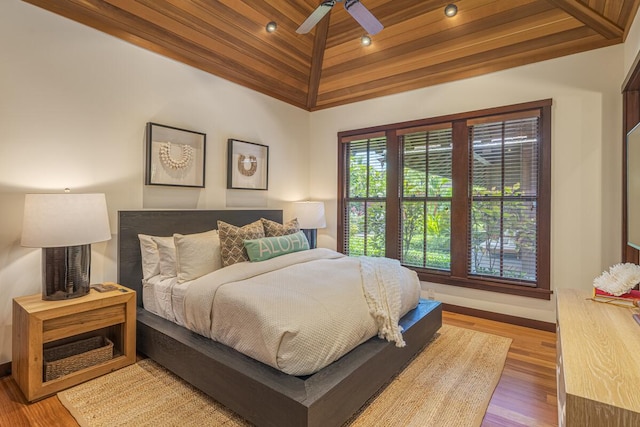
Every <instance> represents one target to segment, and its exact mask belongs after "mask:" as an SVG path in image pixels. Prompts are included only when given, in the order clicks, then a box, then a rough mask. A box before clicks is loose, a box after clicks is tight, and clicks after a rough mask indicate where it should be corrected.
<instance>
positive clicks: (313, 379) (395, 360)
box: [118, 210, 442, 427]
mask: <svg viewBox="0 0 640 427" xmlns="http://www.w3.org/2000/svg"><path fill="white" fill-rule="evenodd" d="M260 218H266V219H269V220H272V221H276V222H280V223H281V222H282V211H280V210H215V211H212V210H186V211H180V210H170V211H152V210H143V211H120V212H119V216H118V282H119V283H120V284H122V285H124V286H127V287H129V288H131V289H133V290H135V291H136V293H137V305H138V309H137V333H136V335H137V349H138V351H139V352H140V353H142V354H144V355H146V356H147V357H150V358H151V359H153V360H154V361H156V362H158V363H159V364H160V365H162V366H164V367H165V368H167V369H169V370H170V371H172V372H173V373H175V374H176V375H178V376H179V377H181V378H183V379H184V380H185V381H187V382H189V383H190V384H192V385H194V386H195V387H197V388H198V389H200V390H202V391H203V392H205V393H207V394H208V395H210V396H211V397H213V398H214V399H216V400H217V401H218V402H220V403H222V404H223V405H225V406H226V407H228V408H229V409H231V410H233V411H234V412H236V413H237V414H239V415H240V416H242V417H243V418H245V419H246V420H248V421H250V422H252V423H254V424H256V425H258V426H279V427H282V426H340V425H342V424H343V423H344V422H345V421H347V420H348V419H349V418H350V417H351V416H352V415H353V414H354V413H356V412H357V411H358V409H359V408H361V407H362V405H364V404H365V403H366V402H367V400H369V399H370V398H371V396H373V395H374V394H375V393H376V392H377V391H378V390H379V389H380V388H381V387H383V386H384V385H385V384H386V383H387V382H389V381H390V380H391V379H392V378H393V377H394V376H395V375H396V374H397V373H398V372H399V371H401V370H402V368H403V367H404V366H405V365H406V364H407V363H408V362H409V361H410V360H411V359H412V358H413V357H414V356H415V355H416V354H417V353H419V352H420V351H421V349H422V348H423V347H424V345H425V344H426V343H427V342H428V341H429V340H430V339H431V337H432V336H433V335H434V334H435V332H436V331H437V330H438V329H439V328H440V327H441V325H442V309H441V305H440V303H438V302H436V301H429V300H422V299H421V300H420V301H419V303H418V306H417V307H416V308H415V309H413V310H411V311H409V312H408V313H407V314H406V315H405V316H403V317H402V319H401V320H400V325H401V326H402V327H403V329H404V332H403V334H402V336H403V338H404V340H405V342H406V346H405V347H402V348H398V347H396V346H395V345H394V344H393V343H390V342H388V341H385V340H382V339H380V338H377V337H374V338H371V339H369V340H368V341H366V342H364V343H363V344H361V345H359V346H358V347H356V348H355V349H353V350H351V351H350V352H349V353H347V354H346V355H344V356H343V357H341V358H340V359H338V360H336V361H335V362H333V363H331V364H329V365H328V366H326V367H324V368H322V369H321V370H319V371H318V372H315V373H313V374H311V375H304V376H294V375H288V374H285V373H283V372H281V371H279V370H277V369H275V368H273V367H271V366H268V365H266V364H264V363H261V362H258V361H257V360H255V359H252V358H250V357H248V356H245V355H244V354H242V353H240V352H238V351H236V350H234V349H233V348H230V347H227V346H225V345H223V344H221V343H219V342H216V341H212V340H210V339H208V338H205V337H204V336H202V335H199V334H197V333H195V332H192V331H190V330H188V329H186V328H184V327H182V326H179V325H177V324H176V323H173V322H171V321H169V320H166V319H164V318H162V317H160V316H157V315H155V314H152V313H150V312H148V311H146V310H145V309H144V308H143V303H142V266H141V254H140V243H139V240H138V234H148V235H155V236H170V235H172V234H173V233H182V234H190V233H200V232H204V231H208V230H212V229H214V228H216V225H217V221H218V220H221V221H224V222H227V223H229V224H233V225H237V226H242V225H245V224H249V223H251V222H253V221H256V220H259V219H260Z"/></svg>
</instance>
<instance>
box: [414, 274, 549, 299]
mask: <svg viewBox="0 0 640 427" xmlns="http://www.w3.org/2000/svg"><path fill="white" fill-rule="evenodd" d="M414 270H415V272H416V273H418V278H419V279H420V280H422V281H424V282H433V283H442V284H445V285H451V286H459V287H463V288H471V289H479V290H482V291H489V292H498V293H501V294H508V295H517V296H522V297H528V298H537V299H545V300H551V294H552V293H553V291H551V290H549V289H541V288H534V287H529V286H523V285H513V284H509V283H502V282H493V281H488V280H481V279H475V278H474V279H470V278H462V277H451V276H449V275H448V274H438V273H433V272H427V271H424V270H418V269H414Z"/></svg>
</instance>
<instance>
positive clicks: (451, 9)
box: [444, 3, 458, 18]
mask: <svg viewBox="0 0 640 427" xmlns="http://www.w3.org/2000/svg"><path fill="white" fill-rule="evenodd" d="M457 13H458V6H456V5H455V4H453V3H451V4H448V5H447V7H445V8H444V14H445V15H446V16H447V17H448V18H453V17H454V16H456V14H457Z"/></svg>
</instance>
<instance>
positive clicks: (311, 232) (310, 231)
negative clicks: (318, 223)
mask: <svg viewBox="0 0 640 427" xmlns="http://www.w3.org/2000/svg"><path fill="white" fill-rule="evenodd" d="M300 231H302V232H303V233H304V235H305V237H306V238H307V240H308V241H309V249H315V248H316V245H317V243H316V240H317V236H318V230H317V229H315V228H303V229H301V230H300Z"/></svg>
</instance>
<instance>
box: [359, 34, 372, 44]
mask: <svg viewBox="0 0 640 427" xmlns="http://www.w3.org/2000/svg"><path fill="white" fill-rule="evenodd" d="M360 44H361V45H362V46H371V37H369V36H367V35H366V34H365V35H364V36H362V37H360Z"/></svg>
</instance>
